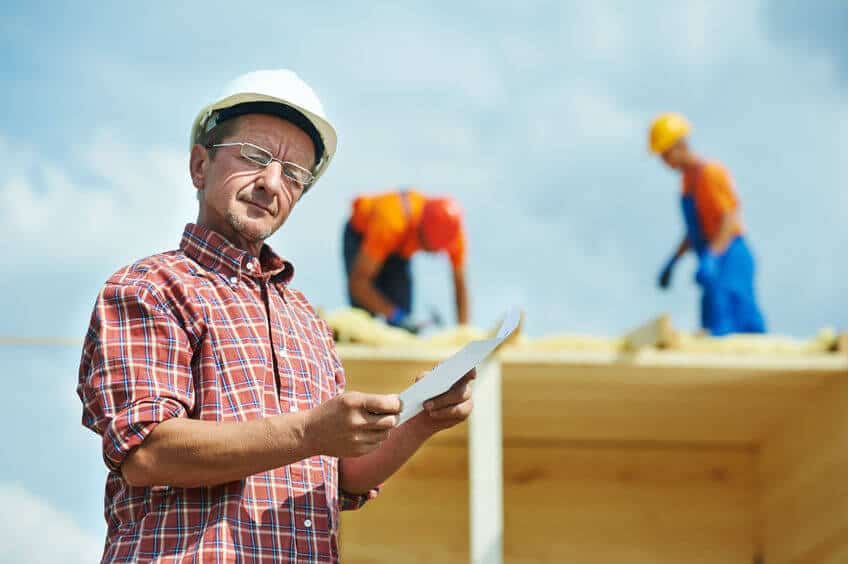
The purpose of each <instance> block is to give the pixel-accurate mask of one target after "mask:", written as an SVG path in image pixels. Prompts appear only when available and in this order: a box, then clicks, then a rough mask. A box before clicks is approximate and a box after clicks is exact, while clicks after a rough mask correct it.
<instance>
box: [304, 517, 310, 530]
mask: <svg viewBox="0 0 848 564" xmlns="http://www.w3.org/2000/svg"><path fill="white" fill-rule="evenodd" d="M303 526H304V527H306V528H307V529H308V528H309V527H311V526H312V520H311V519H306V520H305V521H304V522H303Z"/></svg>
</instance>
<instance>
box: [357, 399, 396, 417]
mask: <svg viewBox="0 0 848 564" xmlns="http://www.w3.org/2000/svg"><path fill="white" fill-rule="evenodd" d="M362 407H363V408H364V409H365V411H368V412H369V413H379V414H393V415H396V414H398V413H400V397H398V395H397V394H363V397H362Z"/></svg>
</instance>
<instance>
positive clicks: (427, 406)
mask: <svg viewBox="0 0 848 564" xmlns="http://www.w3.org/2000/svg"><path fill="white" fill-rule="evenodd" d="M422 376H423V374H422ZM422 376H419V377H418V378H416V381H417V380H419V379H420V378H421V377H422ZM476 376H477V371H476V370H475V369H472V370H471V371H470V372H468V374H466V375H465V376H463V377H462V378H461V379H460V380H459V381H458V382H457V383H456V384H454V385H453V386H451V389H450V390H448V391H447V392H445V393H443V394H442V395H440V396H436V397H434V398H431V399H428V400H427V401H426V402H424V411H422V412H421V413H419V414H418V415H416V416H415V417H414V418H413V419H412V420H411V421H410V423H413V424H414V425H416V426H421V427H422V429H423V430H425V431H427V432H428V433H430V434H432V433H436V432H438V431H441V430H443V429H448V428H450V427H453V426H454V425H457V424H459V423H462V422H463V421H465V420H466V419H468V416H469V415H471V409H472V408H473V406H474V400H473V399H472V397H471V381H472V380H474V378H476Z"/></svg>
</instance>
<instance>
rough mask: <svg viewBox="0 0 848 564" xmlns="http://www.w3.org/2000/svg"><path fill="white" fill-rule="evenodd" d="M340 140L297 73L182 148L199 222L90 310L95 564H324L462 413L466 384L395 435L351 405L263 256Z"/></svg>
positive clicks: (269, 78)
mask: <svg viewBox="0 0 848 564" xmlns="http://www.w3.org/2000/svg"><path fill="white" fill-rule="evenodd" d="M335 149H336V134H335V130H334V129H333V127H332V125H331V124H330V123H329V122H328V121H327V119H326V118H325V116H324V112H323V109H322V107H321V104H320V101H319V100H318V98H317V97H316V96H315V94H314V92H313V91H312V90H311V89H310V88H309V86H307V85H306V84H305V83H304V82H302V81H301V80H300V79H299V78H298V77H297V76H296V75H295V74H294V73H292V72H290V71H284V70H278V71H259V72H253V73H248V74H247V75H243V76H241V77H239V78H238V79H236V80H235V81H234V82H233V83H232V84H231V85H230V87H229V88H228V90H227V91H226V92H225V94H224V96H222V97H221V98H219V99H218V100H217V101H215V102H214V103H212V104H210V105H209V106H207V107H205V108H204V109H203V110H201V112H200V114H199V115H198V117H197V119H196V120H195V122H194V125H193V127H192V132H191V159H190V173H191V178H192V182H193V184H194V186H195V188H196V189H197V195H198V201H199V213H198V219H197V222H196V223H195V224H189V225H188V226H186V228H185V231H184V233H183V236H182V241H181V243H180V246H179V249H177V250H174V251H170V252H165V253H160V254H157V255H153V256H151V257H147V258H145V259H142V260H140V261H138V262H136V263H134V264H132V265H130V266H127V267H125V268H123V269H121V270H119V271H118V272H117V273H115V274H114V275H113V276H112V277H111V278H109V280H108V281H107V282H106V284H105V286H104V287H103V289H102V290H101V292H100V294H99V295H98V297H97V301H96V303H95V306H94V312H93V314H92V317H91V324H90V326H89V329H88V332H87V334H86V339H85V344H84V346H83V354H82V360H81V363H80V371H79V385H78V387H77V392H78V394H79V396H80V398H81V400H82V402H83V424H84V425H85V426H87V427H89V428H90V429H92V430H93V431H95V432H96V433H98V434H99V435H101V436H102V437H103V457H104V460H105V462H106V465H107V466H108V468H109V475H108V478H107V481H106V495H105V517H106V521H107V528H108V530H107V536H106V543H105V547H104V553H103V561H104V562H138V561H157V562H183V561H188V562H289V561H291V562H295V561H296V562H328V561H329V562H333V561H337V560H338V558H339V551H338V528H339V511H340V510H344V509H355V508H357V507H359V506H361V505H362V504H363V503H364V502H365V501H367V500H368V499H370V498H373V497H374V496H375V495H376V494H377V488H378V486H379V484H381V483H382V482H383V481H384V480H386V479H387V478H388V477H389V476H390V475H392V474H393V473H394V472H395V471H396V470H397V469H398V468H400V466H401V465H402V464H403V463H404V462H405V461H406V460H407V459H408V458H409V457H410V456H411V455H412V454H413V453H414V452H415V451H416V450H417V449H418V447H419V446H420V445H421V444H422V443H423V442H424V441H425V440H427V439H428V438H429V437H430V436H432V435H433V434H434V433H436V432H438V431H439V430H441V429H445V428H448V427H451V426H453V425H456V424H457V423H459V422H461V421H463V420H465V419H466V418H467V417H468V415H469V414H470V412H471V407H472V402H471V393H470V380H471V379H472V378H473V373H470V374H468V375H466V377H465V378H463V379H462V380H461V381H460V382H458V383H457V385H456V386H454V387H453V388H452V389H451V390H450V391H449V392H447V393H446V394H444V395H442V396H439V397H437V398H434V399H432V400H430V401H429V402H427V404H425V410H424V412H422V413H421V414H420V415H418V416H417V417H415V418H413V419H412V420H410V421H409V422H407V423H405V424H404V425H401V426H398V424H397V422H398V417H397V416H398V413H399V412H400V402H399V400H398V397H397V396H396V395H379V394H365V393H359V392H355V391H345V390H344V385H345V381H344V372H343V370H342V366H341V363H340V362H339V358H338V356H337V354H336V351H335V349H334V346H333V340H332V335H331V333H330V331H329V329H328V327H327V325H326V324H325V323H324V321H323V320H321V319H320V318H319V317H318V316H317V315H316V314H315V312H314V310H313V309H312V307H311V306H310V305H309V303H308V302H307V300H306V298H305V297H304V296H303V294H301V293H300V292H298V291H297V290H295V289H293V288H292V287H291V286H290V283H291V281H292V277H293V275H294V267H293V266H292V264H291V263H289V262H287V261H286V260H284V259H282V258H281V257H279V256H278V255H276V254H275V253H274V251H272V250H271V248H270V247H269V246H268V245H266V244H264V242H263V241H264V240H265V239H266V238H267V237H269V236H270V235H271V234H272V233H274V232H275V231H277V229H279V228H280V227H281V226H282V224H283V223H284V222H285V220H286V218H287V217H288V216H289V214H290V213H291V211H292V209H293V208H294V205H295V204H296V203H297V201H298V200H299V199H300V198H301V197H302V196H303V194H304V193H305V192H306V191H308V190H309V189H310V188H311V186H312V185H313V184H314V183H315V181H316V180H317V179H318V177H319V176H320V175H321V174H322V173H323V172H324V171H325V170H326V168H327V165H328V164H329V162H330V160H331V159H332V157H333V154H334V152H335Z"/></svg>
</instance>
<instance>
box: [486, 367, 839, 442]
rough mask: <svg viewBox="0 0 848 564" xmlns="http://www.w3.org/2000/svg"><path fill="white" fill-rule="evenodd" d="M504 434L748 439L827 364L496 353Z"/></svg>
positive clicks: (796, 399)
mask: <svg viewBox="0 0 848 564" xmlns="http://www.w3.org/2000/svg"><path fill="white" fill-rule="evenodd" d="M502 374H503V432H504V437H505V438H506V439H508V440H509V439H533V440H636V441H658V442H662V441H672V442H705V443H736V444H755V443H757V442H759V441H760V440H761V439H762V438H763V437H764V436H765V435H766V434H767V433H768V432H769V431H770V430H771V429H772V428H774V427H775V426H776V425H778V424H779V423H780V422H781V421H782V420H783V419H784V418H785V417H787V416H789V414H791V413H792V412H793V411H794V410H795V409H798V408H800V406H802V405H803V404H804V402H805V401H807V399H808V398H809V397H810V396H811V395H812V394H814V393H815V391H816V390H818V389H819V388H820V387H821V386H822V385H824V384H825V383H826V382H828V381H829V380H830V379H831V378H833V377H834V374H835V373H834V372H833V371H832V370H829V369H828V370H818V369H809V370H807V369H803V368H798V369H791V370H788V369H782V368H774V369H759V368H756V369H754V368H745V367H744V366H743V367H740V366H728V367H721V366H719V367H716V366H709V365H707V366H698V365H676V364H655V365H648V364H637V363H628V362H626V361H624V362H603V363H600V362H599V363H593V362H586V363H582V364H581V363H574V364H564V363H554V362H550V363H548V362H539V361H537V360H533V359H532V358H518V359H516V358H515V357H504V358H503V364H502Z"/></svg>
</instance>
